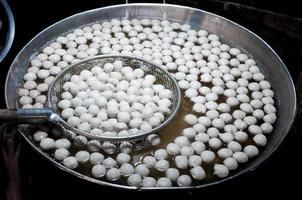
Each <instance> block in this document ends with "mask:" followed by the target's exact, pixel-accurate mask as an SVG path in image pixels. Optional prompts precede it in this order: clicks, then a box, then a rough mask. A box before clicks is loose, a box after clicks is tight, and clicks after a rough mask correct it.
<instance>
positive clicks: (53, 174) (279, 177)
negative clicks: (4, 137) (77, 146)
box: [0, 0, 302, 199]
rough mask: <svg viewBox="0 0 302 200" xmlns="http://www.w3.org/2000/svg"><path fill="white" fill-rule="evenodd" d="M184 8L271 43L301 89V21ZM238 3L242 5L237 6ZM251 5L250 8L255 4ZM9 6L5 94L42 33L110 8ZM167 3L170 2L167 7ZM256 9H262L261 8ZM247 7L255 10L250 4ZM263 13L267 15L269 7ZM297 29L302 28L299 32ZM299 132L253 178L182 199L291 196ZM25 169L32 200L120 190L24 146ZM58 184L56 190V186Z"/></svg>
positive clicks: (220, 8) (211, 5) (214, 6)
mask: <svg viewBox="0 0 302 200" xmlns="http://www.w3.org/2000/svg"><path fill="white" fill-rule="evenodd" d="M71 2H73V3H72V4H71ZM131 2H132V1H131ZM158 2H159V1H158ZM184 2H185V1H183V2H182V1H173V3H175V4H183V5H187V6H194V7H199V8H202V9H204V10H207V11H210V12H214V13H216V14H220V15H222V16H225V17H227V18H229V19H231V20H233V21H235V22H238V23H239V24H241V25H243V26H245V27H247V28H249V29H251V30H252V31H254V32H255V33H256V34H258V35H259V36H260V37H262V38H263V39H264V40H265V41H267V42H268V43H269V44H270V45H271V46H272V47H273V48H274V49H275V50H276V52H277V53H278V54H279V55H280V57H281V59H283V60H284V62H285V64H286V65H287V67H288V68H289V71H290V72H291V74H292V76H293V79H294V81H295V83H296V85H300V84H301V83H300V84H299V82H300V81H299V72H300V69H299V63H300V59H301V57H302V51H301V43H302V39H301V38H300V36H299V34H296V33H299V30H297V29H298V28H299V27H300V29H301V27H302V20H301V19H298V18H294V17H286V16H283V15H279V14H276V13H266V12H263V11H262V10H258V9H250V7H241V8H238V7H237V6H236V5H237V4H228V6H225V5H224V4H222V3H221V1H211V0H210V1H203V3H200V4H198V3H194V2H193V1H189V2H187V3H184ZM236 2H240V1H238V0H237V1H236ZM249 2H250V3H251V2H253V1H249ZM9 3H10V5H11V8H12V10H13V12H14V15H15V20H16V37H15V41H14V44H13V48H12V50H11V52H10V53H9V55H8V57H7V58H6V59H5V60H4V62H3V63H1V68H0V69H1V74H0V81H1V84H0V85H1V87H2V88H4V80H5V77H6V73H7V70H8V68H9V66H10V63H11V62H12V60H13V58H14V57H15V56H16V54H17V53H18V52H19V51H20V50H21V48H22V47H23V46H24V45H25V44H26V43H27V42H28V41H29V40H30V39H31V38H32V37H33V36H35V35H36V34H37V33H38V32H40V31H41V30H43V29H44V28H46V27H47V26H49V25H51V24H53V23H54V22H56V21H58V20H60V19H63V18H65V17H67V16H69V15H72V14H75V13H78V12H81V11H84V10H87V9H92V8H96V7H102V6H106V5H109V4H105V3H102V2H98V1H91V2H89V3H87V4H83V3H81V2H80V1H69V0H68V1H66V4H65V5H62V6H61V4H60V1H57V0H55V1H52V2H51V3H50V4H49V6H47V7H48V8H47V9H46V10H45V7H44V6H45V5H42V4H41V5H39V4H35V3H34V1H30V0H28V1H26V4H25V2H24V3H23V2H22V1H16V0H14V1H9ZM117 3H123V1H116V0H113V1H111V4H117ZM167 3H170V2H169V1H167ZM171 3H172V2H171ZM23 4H24V5H23ZM71 5H72V6H71ZM254 5H256V6H257V4H254ZM33 6H35V8H33ZM60 6H61V7H60ZM248 6H251V4H249V5H248ZM69 7H71V8H69ZM259 7H260V6H259ZM293 7H294V6H293ZM261 8H264V9H266V7H265V6H264V7H261ZM271 9H272V11H276V10H278V9H275V8H274V7H272V8H271ZM273 9H274V10H273ZM24 10H32V12H26V13H25V12H24ZM242 10H243V11H244V12H245V13H246V12H247V11H249V12H250V13H249V15H244V14H242ZM54 13H55V14H54ZM287 14H291V12H288V13H287ZM292 15H294V16H295V17H299V16H297V15H296V14H295V12H292ZM37 16H38V17H37ZM300 17H301V16H300ZM263 19H266V20H263ZM280 20H281V21H282V20H283V23H284V22H287V23H286V24H287V26H286V27H282V26H281V25H279V24H278V22H280ZM299 23H300V24H299ZM297 24H299V25H300V26H297ZM298 88H299V87H298ZM297 90H299V89H297ZM2 91H3V89H2ZM3 93H4V92H3ZM2 96H3V95H2ZM298 96H299V91H298ZM4 107H5V104H4V98H3V97H2V98H1V108H4ZM300 130H301V127H299V126H295V125H294V127H293V129H292V131H291V132H290V134H289V135H288V137H287V138H286V140H285V141H284V142H283V144H282V145H281V146H280V148H279V149H278V150H277V151H276V152H275V153H274V154H273V156H272V157H271V158H270V159H268V160H267V161H265V162H264V163H262V164H261V166H260V167H259V168H258V169H257V170H256V171H254V172H251V173H248V174H246V175H244V176H240V177H239V178H236V179H235V180H233V181H229V182H226V183H223V184H221V185H219V186H214V187H211V188H207V189H202V190H196V191H192V192H188V191H182V192H179V193H181V194H182V195H187V194H190V195H193V196H196V197H198V196H199V197H202V196H204V195H206V194H208V195H217V194H219V193H233V192H234V190H233V189H231V188H236V191H240V192H251V191H252V190H253V192H256V191H255V185H257V189H256V190H257V192H259V193H260V192H263V191H266V192H267V193H276V192H277V191H282V189H283V187H284V184H286V185H289V186H292V188H291V190H289V191H291V192H293V191H294V190H295V189H296V188H297V187H298V185H296V184H295V183H293V181H295V180H298V178H299V177H298V175H299V176H301V175H300V174H299V169H295V167H294V166H295V162H296V160H297V158H299V157H298V151H299V144H300V142H299V140H298V139H297V137H298V133H299V131H300ZM0 160H1V161H0V177H1V178H0V199H4V191H5V183H6V180H5V178H2V177H5V173H4V172H3V171H4V169H3V168H4V167H3V165H2V163H1V162H2V159H0ZM20 163H21V168H22V170H21V174H22V187H23V193H24V196H25V197H26V198H27V199H41V197H42V196H44V195H47V198H49V199H54V198H56V197H57V196H58V194H60V196H61V195H62V196H66V197H67V196H68V197H70V199H71V198H72V197H80V196H83V197H86V198H87V197H93V196H96V195H98V196H103V195H104V192H105V193H108V192H111V195H114V194H113V193H112V192H116V189H111V188H104V187H100V186H97V185H93V184H91V183H87V182H83V181H81V180H80V179H78V178H76V177H73V176H71V175H69V174H67V173H64V172H63V171H61V170H59V169H58V168H56V167H54V166H52V165H51V164H50V163H48V162H47V161H46V160H45V159H43V158H42V157H41V156H40V155H38V154H37V153H36V152H34V151H33V150H32V149H31V148H30V147H29V145H28V144H26V143H25V142H23V141H22V153H21V162H20ZM54 183H55V184H56V185H54ZM268 186H270V188H272V189H270V188H269V187H268ZM77 191H79V192H77ZM63 193H64V194H63ZM121 193H122V192H121V191H119V192H118V194H121ZM161 193H162V192H161ZM127 194H129V195H130V194H131V193H130V192H128V191H127ZM43 199H44V198H43Z"/></svg>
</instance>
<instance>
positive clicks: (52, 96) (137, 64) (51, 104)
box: [0, 55, 181, 142]
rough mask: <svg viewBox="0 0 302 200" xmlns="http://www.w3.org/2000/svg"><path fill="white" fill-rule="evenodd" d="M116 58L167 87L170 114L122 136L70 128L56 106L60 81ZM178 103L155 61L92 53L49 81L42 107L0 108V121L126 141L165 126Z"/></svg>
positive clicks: (171, 83)
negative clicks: (46, 125) (50, 125)
mask: <svg viewBox="0 0 302 200" xmlns="http://www.w3.org/2000/svg"><path fill="white" fill-rule="evenodd" d="M116 60H120V61H122V62H123V64H124V65H126V66H129V67H132V68H133V69H136V68H141V69H142V70H144V72H145V74H152V75H154V76H155V78H156V84H162V85H163V86H164V87H165V88H167V89H170V90H171V91H172V95H173V96H172V98H171V102H172V104H171V106H170V109H171V113H170V114H169V115H168V116H165V120H164V121H163V122H162V123H161V124H160V125H159V126H157V127H155V128H153V129H152V130H150V131H148V132H142V133H138V134H135V135H130V136H123V137H119V136H116V137H109V136H101V135H93V134H91V133H88V132H83V131H80V130H79V129H76V128H74V127H72V126H71V125H70V124H68V123H67V122H66V121H65V120H63V119H62V118H61V117H60V113H61V110H60V108H58V107H57V103H58V102H59V101H60V100H61V94H62V93H63V85H64V83H65V82H67V81H69V80H70V78H71V76H72V75H74V74H79V73H80V72H81V71H82V70H84V69H86V70H89V69H91V68H92V67H94V66H96V65H98V66H103V65H104V64H105V63H108V62H110V63H112V62H114V61H116ZM180 102H181V97H180V89H179V87H178V84H177V82H176V80H175V79H174V78H173V77H172V76H171V74H169V72H167V71H166V70H164V69H163V68H161V67H159V66H157V65H156V64H154V63H152V62H149V61H146V60H143V59H140V58H136V57H132V56H122V55H106V56H95V57H91V58H88V59H85V60H82V61H80V62H77V63H75V64H72V65H70V66H69V67H68V68H66V69H65V70H63V71H62V72H61V73H60V74H59V75H58V76H57V77H56V78H55V79H54V80H53V82H52V84H51V85H50V87H49V91H48V93H47V101H46V104H45V108H43V109H38V108H29V109H2V110H0V120H1V121H6V122H13V123H18V124H28V123H34V124H39V123H43V122H47V121H48V122H52V123H54V124H56V125H59V126H60V127H61V128H62V130H63V131H72V132H74V133H76V134H80V135H84V136H86V137H88V138H91V139H98V140H101V141H114V142H118V141H126V140H127V141H129V140H131V141H132V140H138V139H142V138H145V137H146V136H148V135H150V134H152V133H156V132H158V131H159V130H160V129H162V128H163V127H165V126H166V125H167V124H168V123H169V122H170V121H171V120H172V119H173V118H174V117H175V116H176V113H177V111H178V110H179V107H180Z"/></svg>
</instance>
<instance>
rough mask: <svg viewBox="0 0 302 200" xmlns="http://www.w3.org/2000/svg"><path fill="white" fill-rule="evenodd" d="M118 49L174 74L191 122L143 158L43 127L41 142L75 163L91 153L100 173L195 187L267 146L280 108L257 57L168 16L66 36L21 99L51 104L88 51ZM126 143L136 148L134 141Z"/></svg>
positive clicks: (37, 61) (33, 72) (33, 73)
mask: <svg viewBox="0 0 302 200" xmlns="http://www.w3.org/2000/svg"><path fill="white" fill-rule="evenodd" d="M110 53H120V54H123V55H132V56H137V57H140V58H143V59H146V60H150V61H153V62H155V63H157V64H159V65H161V66H162V67H163V68H164V69H167V70H168V71H169V72H170V73H172V74H173V75H174V77H175V79H176V80H177V81H178V85H179V87H180V88H181V89H183V91H184V92H183V94H184V95H185V97H186V98H188V99H190V101H191V102H192V103H193V106H192V113H191V114H188V115H187V116H185V118H184V120H185V121H186V122H187V123H188V124H189V125H190V126H189V127H188V128H186V129H184V130H182V131H181V136H178V137H176V138H175V139H174V141H172V142H171V143H169V144H168V145H167V146H166V147H165V149H159V150H157V151H155V152H153V153H152V154H151V155H148V156H145V157H144V158H142V162H140V163H137V164H136V165H134V164H133V163H131V160H132V158H131V156H130V155H124V154H121V155H120V154H119V155H118V156H117V157H116V158H113V157H107V156H106V155H100V153H99V152H98V151H100V149H101V148H100V146H101V144H100V143H98V141H95V140H88V139H87V138H85V137H83V136H74V137H72V140H73V143H72V145H73V144H81V145H82V147H87V150H88V151H87V152H89V153H88V154H87V152H85V153H84V152H77V153H76V154H75V155H70V153H69V151H68V148H69V145H68V142H67V140H65V139H64V140H63V142H62V141H61V140H60V142H58V140H54V139H52V138H50V137H51V135H48V134H47V133H46V132H42V131H40V132H39V131H38V132H37V133H35V134H34V138H35V140H36V141H38V142H40V146H41V148H43V149H45V150H49V149H56V150H55V152H56V153H55V154H54V155H55V158H56V159H57V160H62V162H63V164H64V165H65V166H66V167H68V168H70V169H75V168H76V167H77V166H78V164H79V163H80V164H81V163H83V162H84V163H85V162H88V161H87V160H89V162H90V163H91V164H92V165H93V167H92V170H91V174H92V176H93V177H95V178H102V177H106V179H107V180H109V181H117V180H119V179H121V178H123V177H126V178H127V184H128V185H129V186H134V187H171V186H175V185H179V186H189V185H191V184H192V182H193V181H192V179H195V180H196V181H201V180H204V179H205V178H206V177H207V176H208V174H210V173H214V174H215V175H216V176H217V177H219V178H225V177H227V176H228V175H229V173H230V171H232V170H235V169H237V168H238V166H239V164H242V163H246V162H248V161H249V160H250V159H252V158H253V157H255V156H257V155H258V154H259V152H260V149H259V147H263V146H265V145H266V143H267V135H268V134H269V133H271V132H272V131H273V124H274V123H275V121H276V119H277V115H276V111H277V109H276V108H275V107H274V103H275V102H274V92H273V91H272V89H271V84H270V83H269V82H268V81H267V80H265V76H264V75H263V73H262V72H261V71H260V68H259V67H258V66H257V65H256V62H255V61H254V60H253V59H251V58H250V56H249V55H247V54H246V53H244V52H242V51H241V50H240V49H238V48H232V47H230V46H229V45H227V44H224V43H222V42H221V41H220V38H219V37H218V36H217V35H215V34H210V33H208V32H207V31H205V30H194V29H192V28H191V27H190V25H187V24H179V23H176V22H169V21H167V20H163V21H160V20H156V19H152V20H150V19H141V20H138V19H133V20H126V19H125V20H118V19H113V20H111V21H110V22H109V21H106V22H103V23H101V24H98V23H96V24H93V25H91V26H86V27H83V28H79V29H75V30H74V31H73V32H71V33H69V34H67V35H65V36H60V37H58V38H57V39H56V41H55V42H52V43H50V44H49V45H48V46H47V47H45V48H44V49H43V52H42V53H40V54H38V55H37V56H36V57H35V58H34V59H33V60H32V61H31V66H30V68H28V72H27V73H26V74H25V75H24V81H25V83H24V84H23V88H22V89H20V90H19V91H18V94H19V96H20V99H19V103H20V104H21V105H22V107H23V108H31V107H37V108H39V107H43V105H44V103H45V99H46V96H45V93H46V91H47V89H48V86H49V84H50V83H51V81H52V80H53V78H54V77H55V76H56V75H57V74H58V73H59V72H60V71H61V70H62V69H64V68H65V67H67V66H68V65H69V64H71V63H74V62H77V61H78V60H81V59H83V58H87V57H90V56H93V55H97V54H110ZM108 93H109V92H108ZM67 96H68V95H67ZM88 108H89V107H88ZM62 114H63V113H62ZM107 115H108V113H107ZM84 118H85V117H84ZM122 118H123V117H122ZM156 141H157V140H156ZM58 143H59V144H58ZM62 144H64V145H63V147H62V146H61V145H62ZM124 146H125V147H126V149H131V145H130V144H129V143H125V144H124ZM60 147H61V148H60ZM127 152H130V151H126V153H127ZM124 153H125V152H124ZM132 162H133V160H132ZM173 162H174V163H173ZM204 166H208V167H207V169H208V168H209V166H210V168H211V170H206V168H204ZM151 168H155V169H156V170H157V171H158V172H161V173H159V174H160V177H152V170H151ZM184 171H185V172H184ZM157 174H158V173H157Z"/></svg>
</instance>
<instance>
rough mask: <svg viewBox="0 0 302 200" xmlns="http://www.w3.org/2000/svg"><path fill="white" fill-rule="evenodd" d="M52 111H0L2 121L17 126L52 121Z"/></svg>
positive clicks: (33, 109)
mask: <svg viewBox="0 0 302 200" xmlns="http://www.w3.org/2000/svg"><path fill="white" fill-rule="evenodd" d="M53 114H54V113H53V111H52V110H51V109H47V108H46V109H40V108H28V109H0V121H1V122H9V123H17V124H40V123H44V122H47V121H52V117H51V116H52V115H53Z"/></svg>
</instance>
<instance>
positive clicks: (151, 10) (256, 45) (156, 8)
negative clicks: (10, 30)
mask: <svg viewBox="0 0 302 200" xmlns="http://www.w3.org/2000/svg"><path fill="white" fill-rule="evenodd" d="M113 18H120V19H125V18H130V19H133V18H156V19H167V20H170V21H176V22H180V23H187V24H190V25H191V26H192V27H193V28H203V29H206V30H208V31H210V32H213V33H216V34H217V35H219V36H221V38H222V39H223V40H224V41H227V42H228V43H231V44H237V45H238V47H239V48H242V49H244V50H246V51H247V52H249V53H250V54H251V55H253V57H254V59H255V60H257V61H258V62H259V63H261V64H262V65H261V66H260V67H261V68H262V70H263V72H264V73H265V74H266V77H267V78H268V80H269V81H270V82H271V83H272V87H273V89H274V91H275V95H276V106H277V107H278V112H277V116H278V119H277V121H276V123H275V125H274V127H275V128H274V132H273V133H272V137H271V138H270V140H269V142H268V144H267V146H266V147H265V149H264V151H263V152H262V153H261V154H260V155H259V156H258V157H257V158H256V159H255V160H253V161H252V162H250V163H249V164H247V165H246V166H245V167H244V168H242V169H241V170H240V171H239V170H238V171H237V172H236V173H235V174H233V175H231V176H229V177H227V178H225V179H222V180H214V181H212V182H207V183H204V184H202V185H198V186H192V187H189V188H201V187H206V186H209V185H214V184H218V183H221V182H224V181H226V180H229V179H232V178H234V177H237V176H239V175H241V174H243V173H246V172H248V171H251V170H254V169H255V168H256V167H257V166H258V165H259V164H260V163H262V162H263V161H264V160H265V159H267V158H268V157H269V156H270V155H271V154H272V153H273V152H274V151H275V150H276V149H277V147H278V146H279V145H280V144H281V142H282V141H283V140H284V138H285V136H286V135H287V133H288V131H289V129H290V128H291V125H292V123H293V121H294V118H295V114H296V93H295V88H294V85H293V81H292V79H291V77H290V74H289V72H288V71H287V69H286V67H285V65H284V63H283V62H282V61H281V59H280V58H279V57H278V55H277V54H276V53H275V52H274V50H273V49H272V48H271V47H270V46H269V45H268V44H267V43H265V42H264V41H263V40H262V39H261V38H260V37H258V36H257V35H255V34H254V33H252V32H251V31H249V30H248V29H246V28H244V27H242V26H240V25H238V24H236V23H234V22H232V21H230V20H228V19H225V18H223V17H220V16H217V15H215V14H212V13H208V12H206V11H202V10H198V9H194V8H189V7H183V6H176V5H167V4H128V5H117V6H110V7H104V8H98V9H95V10H89V11H86V12H83V13H79V14H76V15H73V16H71V17H68V18H66V19H64V20H62V21H60V22H58V23H56V24H54V25H52V26H50V27H48V28H47V29H45V30H44V31H42V32H41V33H39V34H38V35H37V36H36V37H34V38H33V39H32V40H31V41H30V42H29V43H28V44H27V45H26V46H25V47H24V48H23V49H22V50H21V52H20V53H19V54H18V55H17V57H16V58H15V60H14V62H13V64H12V65H11V67H10V70H9V74H8V76H7V80H6V86H5V98H6V105H7V107H8V108H16V102H17V94H16V91H17V88H18V85H19V84H20V82H21V81H22V77H23V74H24V73H25V72H26V69H27V66H28V64H29V61H30V59H31V58H32V56H33V55H35V54H36V53H37V51H38V50H40V49H41V47H42V46H43V45H44V44H45V41H50V40H52V39H54V38H55V37H57V36H59V35H61V34H64V33H65V32H67V31H69V30H71V29H74V28H76V27H80V26H84V25H87V24H90V23H93V22H96V21H102V20H110V19H113ZM239 45H240V46H239ZM19 130H20V133H21V135H22V136H23V137H24V138H25V140H26V141H27V142H28V143H29V144H30V145H31V146H32V147H33V148H34V149H35V150H36V151H38V152H39V153H40V154H41V155H42V156H44V157H45V158H47V159H48V160H49V161H50V162H52V163H53V164H54V165H55V166H57V167H59V168H60V169H62V170H64V171H66V172H69V173H71V174H73V175H75V176H77V177H79V178H81V179H84V180H87V181H90V182H94V183H97V184H100V185H106V186H113V187H117V188H124V189H135V188H133V187H128V186H121V185H117V184H113V183H108V182H104V181H101V180H96V179H94V178H91V177H88V176H85V175H82V174H80V173H78V172H75V171H72V170H69V169H67V168H65V167H63V166H62V165H61V164H60V163H58V162H56V161H55V160H54V159H53V158H52V157H50V156H49V155H48V154H46V153H45V152H43V151H42V150H41V149H40V148H39V147H38V146H37V145H36V143H35V142H34V141H33V138H32V137H31V134H29V132H28V130H27V129H26V128H24V127H20V128H19ZM183 188H188V187H177V188H175V189H183ZM148 189H150V188H143V189H142V190H148ZM160 189H165V188H160Z"/></svg>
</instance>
